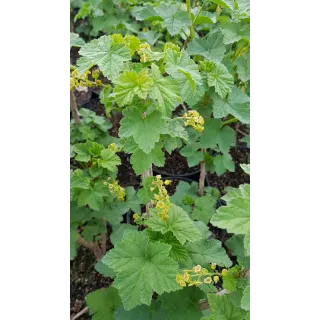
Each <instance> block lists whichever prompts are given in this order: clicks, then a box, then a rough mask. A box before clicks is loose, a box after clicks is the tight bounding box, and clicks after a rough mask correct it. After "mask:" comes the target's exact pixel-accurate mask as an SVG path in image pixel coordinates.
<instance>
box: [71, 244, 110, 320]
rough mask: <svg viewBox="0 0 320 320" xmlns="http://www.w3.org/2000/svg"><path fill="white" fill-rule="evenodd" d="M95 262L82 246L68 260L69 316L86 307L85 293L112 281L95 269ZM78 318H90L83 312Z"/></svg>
mask: <svg viewBox="0 0 320 320" xmlns="http://www.w3.org/2000/svg"><path fill="white" fill-rule="evenodd" d="M95 264H96V259H95V257H94V255H93V253H91V251H89V250H88V249H86V248H83V247H80V248H79V250H78V255H77V256H76V258H75V259H74V260H73V261H71V262H70V317H73V316H74V315H76V314H77V313H78V312H80V311H81V310H82V309H83V308H85V307H86V303H85V297H86V295H87V294H89V293H90V292H92V291H95V290H98V289H100V288H107V287H108V286H110V285H111V283H112V279H111V278H106V277H104V276H103V275H101V274H100V273H98V272H97V271H95V269H94V266H95ZM78 320H91V317H90V316H89V314H88V313H85V314H83V315H82V316H80V317H79V318H78Z"/></svg>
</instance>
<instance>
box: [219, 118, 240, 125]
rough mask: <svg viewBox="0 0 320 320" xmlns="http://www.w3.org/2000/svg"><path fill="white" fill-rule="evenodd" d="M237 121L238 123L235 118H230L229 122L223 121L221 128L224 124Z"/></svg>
mask: <svg viewBox="0 0 320 320" xmlns="http://www.w3.org/2000/svg"><path fill="white" fill-rule="evenodd" d="M237 121H239V120H238V119H237V118H231V119H229V120H226V121H223V122H222V126H225V125H226V124H230V123H233V122H237Z"/></svg>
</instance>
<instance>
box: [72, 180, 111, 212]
mask: <svg viewBox="0 0 320 320" xmlns="http://www.w3.org/2000/svg"><path fill="white" fill-rule="evenodd" d="M109 195H110V193H109V190H108V188H107V187H106V186H105V185H103V184H102V183H101V182H97V183H96V184H95V185H94V186H93V188H92V187H90V189H88V190H82V191H81V192H80V194H79V197H78V205H79V207H83V206H85V205H88V206H89V207H90V208H91V209H93V210H99V209H101V208H102V206H103V197H105V196H109Z"/></svg>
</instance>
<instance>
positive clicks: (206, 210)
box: [192, 195, 216, 224]
mask: <svg viewBox="0 0 320 320" xmlns="http://www.w3.org/2000/svg"><path fill="white" fill-rule="evenodd" d="M194 205H195V207H194V209H193V211H192V219H193V220H198V221H203V222H204V223H205V224H208V223H209V221H210V219H211V218H212V215H213V214H214V213H215V212H216V208H215V205H216V199H215V198H214V197H213V196H212V195H205V196H203V197H199V198H196V199H195V202H194Z"/></svg>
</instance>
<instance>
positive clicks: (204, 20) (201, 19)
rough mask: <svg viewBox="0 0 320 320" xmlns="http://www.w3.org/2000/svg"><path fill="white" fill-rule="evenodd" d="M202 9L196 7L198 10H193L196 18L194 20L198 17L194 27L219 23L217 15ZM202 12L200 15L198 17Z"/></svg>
mask: <svg viewBox="0 0 320 320" xmlns="http://www.w3.org/2000/svg"><path fill="white" fill-rule="evenodd" d="M201 9H202V8H201V7H196V8H192V9H191V12H192V14H193V16H194V18H193V20H194V19H195V17H197V19H196V20H194V21H193V25H194V26H196V25H199V24H215V23H216V22H217V15H216V13H211V12H209V11H204V10H201ZM199 10H201V11H200V14H199V15H198V13H199Z"/></svg>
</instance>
